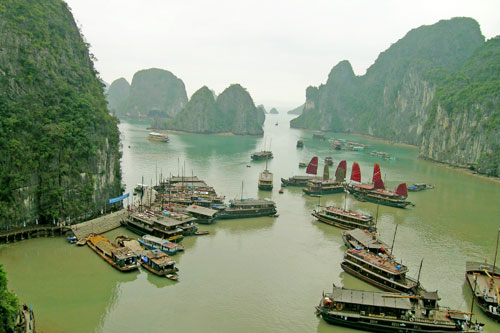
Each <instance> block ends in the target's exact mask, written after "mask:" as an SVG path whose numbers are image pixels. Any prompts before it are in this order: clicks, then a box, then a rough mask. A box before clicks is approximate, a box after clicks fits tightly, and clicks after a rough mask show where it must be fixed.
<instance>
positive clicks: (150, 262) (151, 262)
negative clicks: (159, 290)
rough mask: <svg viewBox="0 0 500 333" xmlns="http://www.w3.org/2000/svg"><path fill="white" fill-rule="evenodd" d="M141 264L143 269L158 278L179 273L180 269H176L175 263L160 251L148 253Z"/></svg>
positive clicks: (141, 260) (142, 257)
mask: <svg viewBox="0 0 500 333" xmlns="http://www.w3.org/2000/svg"><path fill="white" fill-rule="evenodd" d="M139 262H140V263H141V266H142V267H144V268H145V269H147V270H148V271H150V272H151V273H153V274H156V275H158V276H167V274H172V273H177V272H178V271H179V268H177V267H175V261H174V260H173V259H172V258H170V257H169V256H168V255H167V254H165V253H164V252H161V251H159V250H152V251H147V252H146V255H144V256H141V259H140V261H139Z"/></svg>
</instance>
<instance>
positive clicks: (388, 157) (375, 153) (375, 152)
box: [370, 150, 396, 161]
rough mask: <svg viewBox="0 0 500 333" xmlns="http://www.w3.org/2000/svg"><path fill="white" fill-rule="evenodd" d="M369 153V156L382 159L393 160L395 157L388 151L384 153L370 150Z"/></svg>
mask: <svg viewBox="0 0 500 333" xmlns="http://www.w3.org/2000/svg"><path fill="white" fill-rule="evenodd" d="M370 155H371V156H377V157H380V158H382V159H383V160H386V161H389V160H390V161H393V160H395V159H396V158H395V157H394V156H391V155H389V154H388V153H386V152H385V151H376V150H372V151H371V152H370Z"/></svg>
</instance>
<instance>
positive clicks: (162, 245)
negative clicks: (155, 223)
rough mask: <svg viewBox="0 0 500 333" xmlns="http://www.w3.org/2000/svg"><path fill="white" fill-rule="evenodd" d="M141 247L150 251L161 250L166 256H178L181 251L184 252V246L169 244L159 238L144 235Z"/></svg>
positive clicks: (141, 239) (140, 240)
mask: <svg viewBox="0 0 500 333" xmlns="http://www.w3.org/2000/svg"><path fill="white" fill-rule="evenodd" d="M139 243H140V244H141V246H143V247H145V248H146V249H148V250H160V251H162V252H165V253H166V254H170V255H173V254H176V253H177V252H179V251H184V246H182V245H181V244H178V243H174V242H169V241H167V240H165V239H161V238H159V237H155V236H151V235H144V236H142V238H140V239H139Z"/></svg>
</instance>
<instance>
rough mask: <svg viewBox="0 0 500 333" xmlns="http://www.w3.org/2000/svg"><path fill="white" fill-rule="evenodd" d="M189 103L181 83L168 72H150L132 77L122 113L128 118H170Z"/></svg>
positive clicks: (157, 70) (147, 70) (160, 70)
mask: <svg viewBox="0 0 500 333" xmlns="http://www.w3.org/2000/svg"><path fill="white" fill-rule="evenodd" d="M187 101H188V98H187V94H186V88H185V86H184V82H182V80H181V79H179V78H177V77H176V76H175V75H174V74H172V73H171V72H169V71H166V70H163V69H158V68H151V69H145V70H141V71H138V72H137V73H135V74H134V77H133V79H132V84H131V86H130V94H129V96H128V98H127V101H126V102H125V105H124V108H123V111H122V112H121V113H120V114H125V115H126V116H130V117H150V118H171V117H174V116H175V115H176V114H177V113H178V112H179V111H180V110H182V109H183V108H184V106H186V103H187Z"/></svg>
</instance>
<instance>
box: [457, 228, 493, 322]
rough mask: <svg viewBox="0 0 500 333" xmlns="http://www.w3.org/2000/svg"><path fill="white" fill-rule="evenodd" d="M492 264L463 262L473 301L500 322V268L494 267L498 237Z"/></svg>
mask: <svg viewBox="0 0 500 333" xmlns="http://www.w3.org/2000/svg"><path fill="white" fill-rule="evenodd" d="M499 235H500V230H499V231H498V234H497V246H496V251H495V260H494V262H493V265H491V264H487V263H481V262H474V261H468V262H466V263H465V280H466V281H467V285H468V286H469V287H470V289H471V291H472V294H473V297H474V301H475V302H476V303H477V304H478V305H479V307H480V308H481V310H482V311H483V312H484V313H486V315H488V316H489V317H491V318H493V319H494V320H496V321H498V322H500V269H499V268H498V267H496V266H495V265H496V259H497V258H496V253H497V252H498V237H499Z"/></svg>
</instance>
